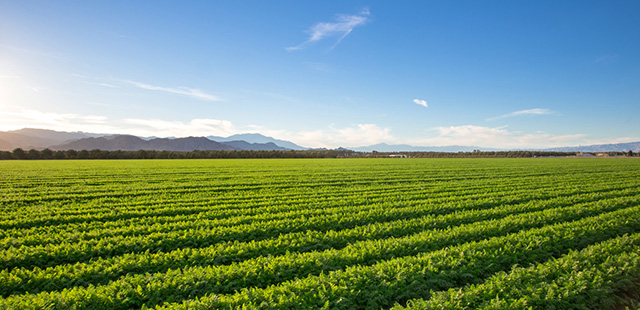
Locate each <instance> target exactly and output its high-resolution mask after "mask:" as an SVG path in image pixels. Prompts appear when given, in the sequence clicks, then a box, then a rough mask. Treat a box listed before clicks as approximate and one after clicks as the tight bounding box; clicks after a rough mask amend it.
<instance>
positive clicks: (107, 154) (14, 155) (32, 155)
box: [0, 148, 635, 160]
mask: <svg viewBox="0 0 640 310" xmlns="http://www.w3.org/2000/svg"><path fill="white" fill-rule="evenodd" d="M589 154H592V155H593V154H594V153H589ZM604 154H606V155H607V156H634V155H635V154H634V153H633V152H632V151H629V152H605V153H604ZM393 155H396V156H397V155H404V156H406V157H409V158H533V157H567V156H575V155H576V153H575V152H547V151H491V152H485V151H480V150H474V151H473V152H376V151H373V152H371V153H369V152H356V151H351V150H345V149H338V150H303V151H296V150H287V151H246V150H233V151H220V150H196V151H189V152H180V151H155V150H137V151H121V150H118V151H105V150H98V149H95V150H81V151H76V150H58V151H53V150H50V149H44V150H36V149H30V150H27V151H25V150H23V149H21V148H17V149H14V150H13V151H0V160H11V159H18V160H29V159H31V160H37V159H204V158H229V159H233V158H236V159H242V158H345V157H349V158H385V157H391V156H393Z"/></svg>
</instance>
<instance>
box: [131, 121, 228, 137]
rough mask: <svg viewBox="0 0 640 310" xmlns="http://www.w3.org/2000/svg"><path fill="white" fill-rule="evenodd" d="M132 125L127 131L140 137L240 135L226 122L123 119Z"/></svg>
mask: <svg viewBox="0 0 640 310" xmlns="http://www.w3.org/2000/svg"><path fill="white" fill-rule="evenodd" d="M124 123H126V124H128V125H130V126H131V125H133V126H132V127H131V128H130V129H129V130H131V132H134V133H135V134H136V135H140V136H159V137H187V136H198V137H201V136H224V137H226V136H230V135H233V134H237V133H240V132H239V130H238V129H236V128H235V126H234V125H233V124H232V123H231V122H230V121H227V120H217V119H201V118H198V119H193V120H191V121H189V122H180V121H166V120H160V119H125V120H124Z"/></svg>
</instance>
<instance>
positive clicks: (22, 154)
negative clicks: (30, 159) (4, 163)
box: [13, 148, 27, 159]
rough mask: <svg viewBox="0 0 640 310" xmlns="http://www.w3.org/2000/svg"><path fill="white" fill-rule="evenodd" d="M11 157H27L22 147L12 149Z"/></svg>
mask: <svg viewBox="0 0 640 310" xmlns="http://www.w3.org/2000/svg"><path fill="white" fill-rule="evenodd" d="M13 158H15V159H27V153H25V152H24V150H23V149H21V148H17V149H15V150H13Z"/></svg>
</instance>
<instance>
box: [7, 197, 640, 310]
mask: <svg viewBox="0 0 640 310" xmlns="http://www.w3.org/2000/svg"><path fill="white" fill-rule="evenodd" d="M554 211H555V210H554ZM639 211H640V207H630V208H625V209H621V210H618V211H613V212H609V213H605V214H601V215H598V216H594V217H587V218H584V219H580V220H577V221H574V222H566V223H560V224H554V225H548V226H544V227H542V228H534V229H530V230H526V228H528V227H537V226H541V225H545V224H549V222H551V223H553V222H554V221H557V220H559V219H558V218H557V217H556V218H554V219H553V217H555V215H554V214H555V212H549V211H542V212H538V213H536V214H523V215H521V216H513V217H508V218H506V219H504V220H495V221H494V222H495V223H496V224H494V225H489V224H487V223H484V224H485V225H482V224H478V225H475V226H474V225H473V224H471V225H469V227H467V226H461V227H459V228H452V229H448V230H444V231H442V230H440V231H439V230H432V231H424V232H421V233H418V234H415V235H412V236H409V237H406V238H400V239H398V238H388V239H383V240H371V241H365V242H361V243H356V244H354V245H352V246H348V247H346V248H344V249H342V250H327V251H323V252H310V253H290V254H285V255H283V256H280V257H273V256H261V257H258V258H256V259H252V260H248V261H245V262H242V263H237V264H232V265H228V266H198V267H189V268H182V269H169V270H167V271H166V272H162V273H154V274H141V275H133V276H125V277H123V278H121V279H120V280H117V281H113V282H110V283H109V284H107V285H104V286H88V287H85V288H81V287H74V288H72V289H65V290H63V291H54V292H42V293H39V294H36V295H34V294H26V295H12V296H10V297H8V298H6V299H4V300H2V301H0V306H2V305H3V304H4V305H6V306H20V307H21V306H27V307H32V306H35V307H40V306H47V305H49V306H50V305H53V306H54V307H65V306H68V305H72V304H73V305H74V307H77V308H79V309H81V308H96V307H101V308H110V309H125V308H132V307H139V306H141V305H145V306H152V305H156V304H158V303H160V302H161V301H172V300H173V301H180V300H185V299H189V298H194V297H196V296H202V295H203V294H208V295H206V296H205V297H201V298H200V299H199V300H198V301H189V302H186V303H185V304H184V305H185V307H187V308H194V307H196V308H199V307H201V306H206V307H210V308H235V307H238V306H242V305H244V306H251V305H254V306H258V305H260V304H262V303H263V302H265V303H267V304H269V305H270V306H271V307H273V308H288V307H291V306H294V305H295V306H296V307H299V308H306V309H311V308H315V307H322V306H324V303H325V302H327V303H330V302H331V301H334V302H336V304H335V305H333V304H332V305H331V306H332V307H338V308H344V309H371V308H380V307H388V306H391V305H393V303H394V302H398V301H403V299H409V298H415V297H418V296H414V294H416V293H417V292H425V289H427V288H428V289H435V288H438V289H445V288H448V287H450V286H459V285H462V284H465V283H469V282H470V281H477V280H478V279H481V278H484V277H486V276H488V275H490V274H492V273H495V272H498V271H501V270H504V269H506V268H509V267H510V266H511V265H513V264H528V263H535V262H540V261H544V260H547V259H549V258H552V257H554V256H556V255H559V254H562V253H565V252H567V251H568V250H570V249H579V248H582V247H585V246H587V245H589V244H592V243H595V242H599V241H603V240H607V239H609V238H613V237H616V236H618V235H621V234H624V233H629V232H636V231H638V230H640V218H634V217H633V215H634V214H637V212H639ZM575 212H577V211H575ZM574 216H575V215H574ZM559 217H560V218H562V217H561V216H559ZM568 217H569V218H571V216H568ZM532 223H537V225H536V224H532ZM520 229H524V230H523V231H521V232H515V233H513V234H509V235H506V236H501V235H502V234H504V233H508V232H510V231H518V230H520ZM495 235H497V236H499V237H494V238H491V239H488V240H483V241H479V242H466V241H467V240H468V239H471V240H474V239H475V240H482V239H484V238H485V237H487V236H495ZM473 236H475V237H473ZM456 244H457V245H456ZM447 246H449V247H447ZM445 247H446V248H445ZM438 248H444V249H441V250H437V249H438ZM432 250H436V251H435V252H429V251H432ZM422 252H426V253H422ZM413 255H416V256H413ZM394 257H400V258H394ZM371 264H373V265H371ZM403 276H404V278H403ZM294 279H297V280H294ZM420 280H421V281H422V283H421V282H420ZM282 281H285V282H282ZM434 281H435V282H434ZM280 282H282V283H280ZM278 283H280V284H279V285H276V286H273V284H278ZM443 283H446V285H443ZM268 285H271V286H269V287H267V286H268ZM251 286H254V288H249V289H245V290H242V291H241V292H240V293H236V294H233V295H215V294H211V293H212V292H218V293H220V294H224V293H230V292H233V291H235V290H238V289H242V288H246V287H251ZM409 286H411V287H412V290H408V287H409ZM416 286H417V287H416ZM416 288H419V289H417V290H416ZM405 290H408V291H407V292H405ZM427 291H428V290H427ZM360 292H364V293H366V294H371V295H372V296H362V295H360V294H359V293H360ZM345 294H346V295H345ZM350 294H351V295H350ZM354 294H355V295H354ZM407 294H408V295H407ZM373 295H378V296H373ZM283 296H287V297H288V298H286V299H284V300H283V298H282V297H283ZM292 296H295V298H291V297H292ZM381 296H383V297H384V298H381ZM374 297H375V298H374ZM274 298H275V299H274ZM346 300H350V301H351V302H345V301H346ZM318 302H321V303H322V304H317V303H318ZM292 303H293V304H292Z"/></svg>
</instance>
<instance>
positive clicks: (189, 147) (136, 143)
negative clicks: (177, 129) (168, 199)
mask: <svg viewBox="0 0 640 310" xmlns="http://www.w3.org/2000/svg"><path fill="white" fill-rule="evenodd" d="M51 149H52V150H93V149H100V150H105V151H116V150H123V151H137V150H157V151H194V150H234V148H233V147H231V146H228V145H223V144H220V143H218V142H215V141H211V140H209V139H207V138H205V137H188V138H177V139H167V138H156V139H151V140H143V139H141V138H139V137H136V136H128V135H117V136H111V137H99V138H84V139H80V140H76V141H73V142H70V143H66V144H61V145H56V146H52V147H51Z"/></svg>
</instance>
